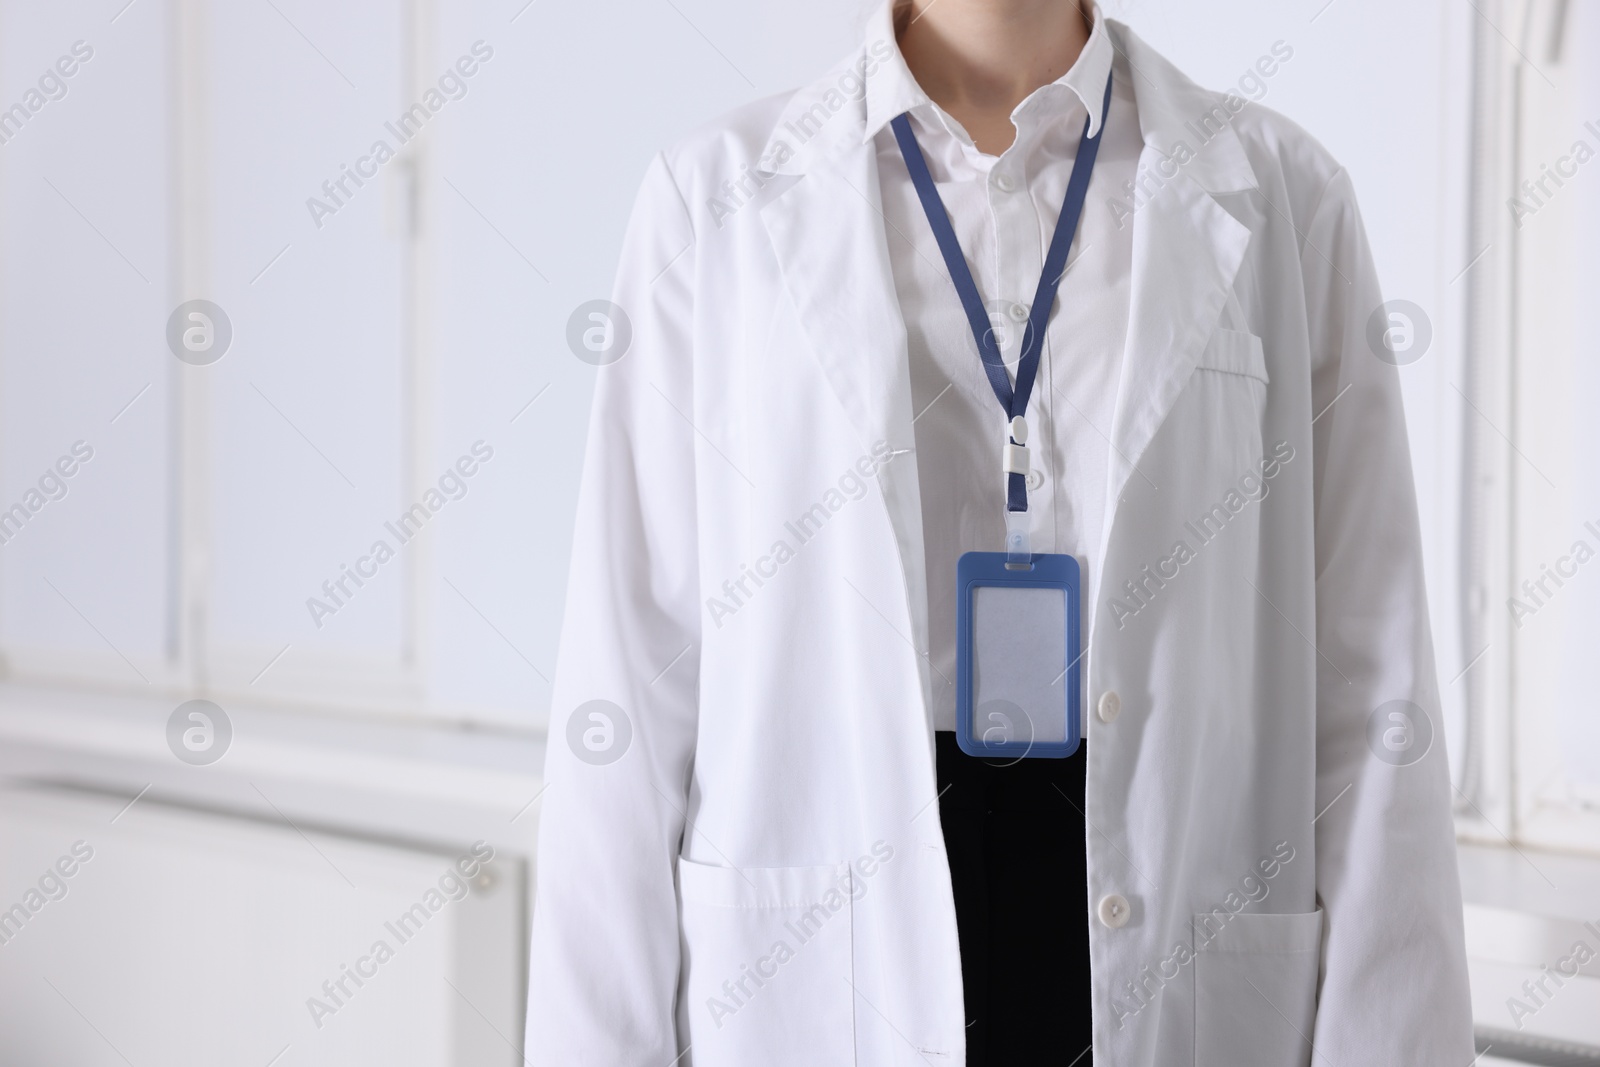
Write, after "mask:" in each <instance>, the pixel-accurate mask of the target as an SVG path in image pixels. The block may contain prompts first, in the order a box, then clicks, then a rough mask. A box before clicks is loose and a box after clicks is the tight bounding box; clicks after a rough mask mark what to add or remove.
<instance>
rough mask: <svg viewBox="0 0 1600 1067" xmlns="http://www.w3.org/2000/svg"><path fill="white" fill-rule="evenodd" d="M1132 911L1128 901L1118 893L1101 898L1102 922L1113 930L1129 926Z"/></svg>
mask: <svg viewBox="0 0 1600 1067" xmlns="http://www.w3.org/2000/svg"><path fill="white" fill-rule="evenodd" d="M1132 910H1133V909H1132V908H1130V907H1128V902H1127V900H1126V899H1124V898H1123V897H1121V896H1119V895H1118V894H1116V893H1112V894H1111V895H1110V896H1105V897H1101V898H1100V921H1101V922H1103V923H1105V924H1106V925H1107V926H1109V927H1111V929H1113V930H1120V929H1122V928H1123V927H1124V926H1126V925H1128V915H1129V913H1131V912H1132Z"/></svg>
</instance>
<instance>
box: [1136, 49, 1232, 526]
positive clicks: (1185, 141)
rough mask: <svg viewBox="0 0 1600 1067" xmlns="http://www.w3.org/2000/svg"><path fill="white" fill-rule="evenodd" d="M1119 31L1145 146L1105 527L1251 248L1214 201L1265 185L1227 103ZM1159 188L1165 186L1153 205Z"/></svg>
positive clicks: (1178, 390)
mask: <svg viewBox="0 0 1600 1067" xmlns="http://www.w3.org/2000/svg"><path fill="white" fill-rule="evenodd" d="M1109 28H1110V30H1111V35H1112V40H1113V42H1114V43H1115V45H1116V47H1117V49H1118V51H1119V53H1120V54H1121V55H1122V58H1123V61H1124V65H1125V66H1126V67H1128V68H1131V70H1132V73H1133V76H1132V78H1131V83H1132V85H1133V90H1134V98H1135V101H1136V103H1137V105H1138V111H1139V126H1140V132H1141V134H1142V136H1143V138H1144V141H1145V147H1144V151H1143V152H1142V154H1141V155H1140V158H1139V171H1140V174H1141V176H1142V177H1141V187H1142V188H1141V197H1140V200H1139V201H1137V202H1136V205H1135V209H1134V213H1133V279H1132V286H1131V293H1130V299H1129V321H1128V338H1127V346H1126V349H1125V350H1124V353H1123V370H1122V382H1121V386H1120V388H1119V390H1118V396H1117V404H1116V414H1115V416H1114V421H1113V424H1112V433H1111V437H1112V442H1113V444H1114V445H1115V447H1114V448H1113V450H1112V456H1111V470H1110V471H1109V478H1108V485H1107V490H1108V492H1109V494H1110V495H1109V496H1108V497H1107V500H1108V503H1109V504H1110V505H1111V506H1110V507H1108V508H1107V510H1106V518H1107V532H1109V529H1110V526H1111V522H1112V521H1113V519H1114V517H1115V506H1116V503H1117V501H1118V500H1119V499H1120V497H1121V495H1122V490H1123V488H1124V486H1125V485H1126V484H1127V481H1128V479H1129V477H1131V476H1132V475H1133V473H1134V470H1135V468H1136V467H1138V464H1139V460H1140V458H1141V457H1142V456H1143V455H1144V453H1145V450H1146V448H1147V447H1148V446H1149V444H1150V442H1151V440H1152V439H1153V438H1154V437H1155V435H1156V432H1157V431H1158V430H1159V429H1160V428H1161V424H1162V422H1163V420H1165V418H1166V416H1167V414H1168V412H1170V411H1171V410H1172V406H1173V404H1174V402H1175V401H1176V400H1177V398H1178V394H1179V393H1180V392H1182V390H1183V387H1184V385H1185V383H1186V382H1187V381H1188V380H1189V375H1190V372H1191V371H1193V369H1194V367H1195V364H1196V363H1197V362H1198V360H1199V358H1200V354H1201V352H1202V351H1203V350H1204V349H1205V345H1206V342H1207V340H1208V339H1209V338H1210V336H1211V334H1212V332H1213V331H1214V330H1215V329H1216V328H1217V325H1218V322H1219V320H1220V318H1221V315H1222V310H1223V308H1224V307H1225V306H1226V304H1227V301H1228V294H1229V291H1230V289H1231V287H1232V285H1233V280H1234V277H1235V276H1236V275H1237V274H1238V272H1239V267H1240V264H1241V263H1243V261H1244V256H1245V252H1246V251H1247V249H1248V248H1249V245H1250V230H1249V228H1248V227H1247V226H1246V225H1245V224H1244V223H1242V222H1240V221H1239V220H1237V219H1235V218H1234V217H1233V216H1232V215H1231V214H1229V213H1228V211H1227V210H1226V209H1225V208H1224V207H1223V206H1222V205H1221V204H1220V203H1218V202H1217V199H1216V197H1217V195H1220V194H1222V193H1227V192H1237V191H1240V190H1243V189H1251V188H1254V187H1255V174H1254V171H1253V169H1252V168H1251V167H1250V164H1249V160H1248V158H1247V157H1246V156H1245V153H1244V148H1243V145H1242V144H1241V143H1240V141H1239V139H1238V135H1237V134H1236V133H1235V132H1234V130H1233V127H1232V125H1231V121H1232V117H1233V116H1232V114H1231V113H1229V112H1228V111H1227V110H1226V109H1225V108H1224V107H1223V97H1222V96H1221V95H1220V94H1217V93H1212V92H1209V91H1207V90H1204V89H1201V88H1200V87H1199V86H1197V85H1195V84H1194V83H1193V82H1191V81H1189V79H1188V78H1186V77H1185V76H1184V75H1183V74H1182V73H1180V72H1179V71H1178V70H1177V69H1176V68H1175V67H1173V66H1172V65H1171V64H1170V63H1168V62H1167V61H1166V60H1165V59H1164V58H1162V57H1161V56H1160V55H1159V54H1158V53H1156V52H1155V51H1153V50H1152V49H1150V47H1149V46H1148V45H1146V44H1144V42H1143V41H1141V40H1139V38H1138V37H1137V36H1136V35H1134V34H1133V32H1132V31H1130V30H1129V29H1128V28H1127V27H1126V26H1124V25H1122V24H1120V23H1117V22H1115V21H1112V22H1110V26H1109ZM1219 113H1220V114H1221V115H1222V116H1223V121H1221V122H1220V124H1218V125H1217V127H1216V128H1214V129H1209V130H1208V129H1207V128H1206V126H1205V123H1206V121H1208V120H1212V121H1215V116H1216V115H1218V114H1219ZM1152 183H1154V184H1156V185H1158V186H1159V187H1158V188H1157V189H1156V190H1155V191H1154V192H1153V193H1149V194H1148V198H1145V190H1147V189H1148V188H1149V186H1150V185H1151V184H1152ZM1141 473H1143V474H1145V476H1146V477H1153V475H1152V473H1151V472H1148V471H1143V470H1142V468H1141ZM1154 481H1155V482H1156V483H1157V484H1159V481H1160V479H1159V478H1154Z"/></svg>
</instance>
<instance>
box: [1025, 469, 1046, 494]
mask: <svg viewBox="0 0 1600 1067" xmlns="http://www.w3.org/2000/svg"><path fill="white" fill-rule="evenodd" d="M1043 484H1044V471H1041V470H1031V471H1029V472H1028V489H1029V490H1030V491H1032V490H1037V489H1038V488H1039V487H1040V486H1041V485H1043Z"/></svg>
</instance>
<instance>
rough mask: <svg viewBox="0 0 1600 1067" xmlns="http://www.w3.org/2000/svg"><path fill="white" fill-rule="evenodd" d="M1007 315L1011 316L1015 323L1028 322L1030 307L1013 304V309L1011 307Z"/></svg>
mask: <svg viewBox="0 0 1600 1067" xmlns="http://www.w3.org/2000/svg"><path fill="white" fill-rule="evenodd" d="M1007 313H1008V314H1010V316H1011V319H1012V321H1013V322H1027V321H1028V305H1027V304H1012V305H1011V307H1009V308H1008V309H1007Z"/></svg>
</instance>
